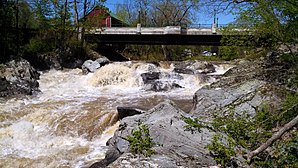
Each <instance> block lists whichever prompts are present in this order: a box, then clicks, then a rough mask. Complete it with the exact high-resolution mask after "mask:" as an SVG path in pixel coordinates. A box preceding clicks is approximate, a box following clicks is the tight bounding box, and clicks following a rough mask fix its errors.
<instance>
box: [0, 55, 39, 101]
mask: <svg viewBox="0 0 298 168" xmlns="http://www.w3.org/2000/svg"><path fill="white" fill-rule="evenodd" d="M38 79H39V73H38V72H37V71H36V70H35V69H34V68H33V67H32V66H31V65H30V63H29V62H28V61H27V60H24V59H18V60H12V61H10V62H8V63H6V64H1V65H0V97H8V96H14V95H32V94H34V93H36V92H38V91H39V89H38V86H39V84H38V82H37V80H38Z"/></svg>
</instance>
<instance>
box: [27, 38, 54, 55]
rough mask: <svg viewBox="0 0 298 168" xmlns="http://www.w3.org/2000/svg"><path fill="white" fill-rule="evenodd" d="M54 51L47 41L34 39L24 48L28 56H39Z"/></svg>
mask: <svg viewBox="0 0 298 168" xmlns="http://www.w3.org/2000/svg"><path fill="white" fill-rule="evenodd" d="M52 49H53V48H52V47H51V45H50V44H49V43H48V42H47V41H45V40H42V39H40V38H33V39H31V40H30V42H29V43H28V44H26V45H25V46H24V51H25V53H26V54H28V55H37V54H38V53H45V52H48V51H51V50H52Z"/></svg>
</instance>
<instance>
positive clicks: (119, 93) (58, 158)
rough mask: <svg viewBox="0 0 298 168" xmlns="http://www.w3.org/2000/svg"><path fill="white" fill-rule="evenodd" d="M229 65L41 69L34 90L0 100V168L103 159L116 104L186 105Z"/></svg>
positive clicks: (72, 164)
mask: <svg viewBox="0 0 298 168" xmlns="http://www.w3.org/2000/svg"><path fill="white" fill-rule="evenodd" d="M230 67H231V66H223V65H218V66H217V67H215V68H216V70H217V71H216V72H214V73H210V74H212V75H210V76H208V74H207V75H201V74H199V73H194V74H182V73H177V72H175V71H174V68H175V67H174V65H173V64H171V65H169V64H161V65H160V66H157V65H155V64H150V63H139V62H137V63H134V62H122V63H111V64H107V65H105V66H103V67H101V68H100V69H98V70H97V71H96V72H95V73H89V74H87V75H83V74H82V71H81V70H80V69H73V70H64V71H56V70H50V71H48V72H43V73H42V74H41V76H40V80H39V83H40V90H41V93H40V94H38V95H36V96H28V97H23V98H12V99H7V100H4V99H1V100H0V149H1V150H0V167H3V168H11V167H33V168H35V167H36V168H39V167H71V168H73V167H84V166H88V165H90V164H92V163H94V162H96V161H98V160H99V159H102V158H104V155H105V151H106V150H107V147H106V146H105V144H106V141H107V140H108V139H109V138H110V137H112V136H113V133H114V131H115V130H116V129H117V128H118V122H117V121H118V116H117V110H116V109H117V106H138V107H143V108H144V110H148V109H150V108H152V107H153V106H155V105H157V104H158V103H160V102H162V101H163V100H164V99H171V100H173V101H175V102H177V105H178V106H179V105H180V107H181V108H182V109H187V108H189V106H191V102H192V96H193V94H194V92H195V91H196V90H198V89H199V88H200V87H202V86H204V85H206V84H209V83H210V82H212V81H214V80H215V78H214V77H213V75H220V74H222V73H223V72H225V71H226V70H228V69H229V68H230ZM219 71H221V72H219Z"/></svg>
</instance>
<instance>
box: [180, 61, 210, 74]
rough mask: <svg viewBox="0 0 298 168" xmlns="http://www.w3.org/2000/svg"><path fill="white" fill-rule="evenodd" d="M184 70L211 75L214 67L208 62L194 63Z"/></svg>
mask: <svg viewBox="0 0 298 168" xmlns="http://www.w3.org/2000/svg"><path fill="white" fill-rule="evenodd" d="M186 68H189V69H192V70H194V71H198V72H199V73H212V72H215V67H214V66H213V64H211V63H209V62H206V61H205V62H199V61H195V62H194V63H193V64H192V65H189V66H187V67H186Z"/></svg>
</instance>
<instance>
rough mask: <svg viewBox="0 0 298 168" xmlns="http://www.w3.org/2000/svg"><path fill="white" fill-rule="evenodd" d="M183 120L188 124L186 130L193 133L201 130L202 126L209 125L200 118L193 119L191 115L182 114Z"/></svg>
mask: <svg viewBox="0 0 298 168" xmlns="http://www.w3.org/2000/svg"><path fill="white" fill-rule="evenodd" d="M181 118H182V119H183V121H184V122H185V123H186V124H187V125H185V126H184V129H185V131H191V133H192V134H193V133H194V132H195V131H198V132H201V129H202V128H207V127H208V126H207V125H206V124H205V123H203V122H202V121H200V120H199V119H198V118H195V119H192V118H190V117H185V116H183V115H182V116H181Z"/></svg>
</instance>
